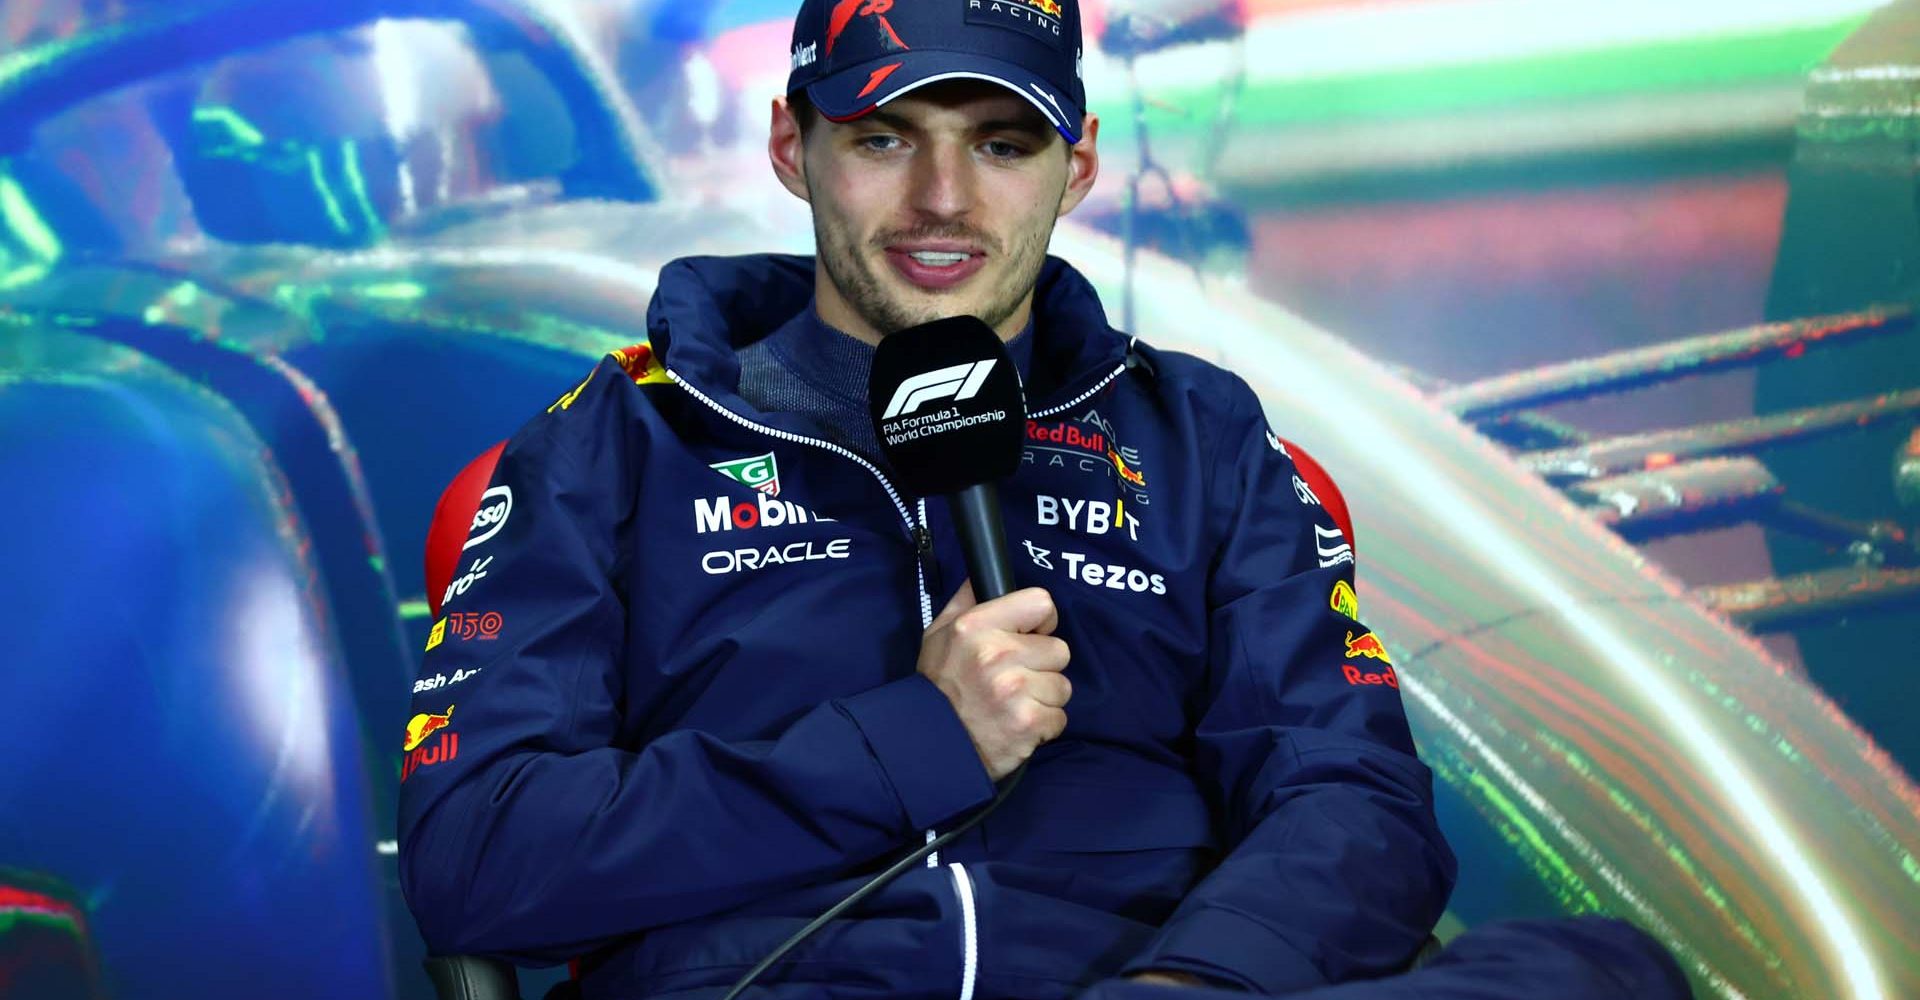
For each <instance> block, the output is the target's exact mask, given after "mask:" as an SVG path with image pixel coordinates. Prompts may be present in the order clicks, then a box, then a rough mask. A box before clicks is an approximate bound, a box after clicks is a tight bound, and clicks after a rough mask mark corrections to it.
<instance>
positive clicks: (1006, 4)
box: [965, 0, 1066, 42]
mask: <svg viewBox="0 0 1920 1000" xmlns="http://www.w3.org/2000/svg"><path fill="white" fill-rule="evenodd" d="M965 3H966V5H967V23H968V24H991V25H993V26H994V27H996V28H1007V29H1009V30H1012V31H1019V32H1024V33H1025V34H1029V35H1032V36H1034V37H1035V38H1039V39H1041V40H1042V41H1048V42H1058V41H1060V40H1061V35H1060V16H1061V15H1062V14H1064V13H1066V11H1065V9H1064V8H1062V7H1061V5H1060V3H1061V0H965Z"/></svg>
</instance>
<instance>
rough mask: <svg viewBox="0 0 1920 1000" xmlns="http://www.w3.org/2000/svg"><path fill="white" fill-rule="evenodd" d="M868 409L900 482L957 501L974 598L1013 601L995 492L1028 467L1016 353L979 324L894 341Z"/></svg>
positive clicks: (919, 330)
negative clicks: (1023, 447)
mask: <svg viewBox="0 0 1920 1000" xmlns="http://www.w3.org/2000/svg"><path fill="white" fill-rule="evenodd" d="M867 407H868V409H869V410H870V411H871V412H872V414H873V429H874V435H875V436H876V437H878V438H879V440H880V452H881V454H882V455H884V456H886V460H887V464H888V465H890V466H892V468H893V472H894V479H895V480H896V481H897V482H899V484H900V485H901V486H903V487H905V488H906V490H907V492H909V493H912V494H914V495H915V496H922V497H925V496H937V495H946V496H950V497H951V498H952V502H953V513H954V527H955V529H956V530H957V531H958V532H959V534H960V548H961V552H962V553H963V554H964V555H965V557H966V561H967V572H968V573H969V574H970V575H971V576H972V577H973V592H974V594H975V596H977V597H978V598H979V599H980V600H982V601H990V600H993V599H994V598H996V597H1000V596H1002V595H1004V594H1007V593H1009V592H1011V591H1012V590H1013V566H1012V563H1011V561H1010V560H1009V559H1008V558H1007V531H1006V524H1005V522H1004V520H1002V518H1001V516H1000V497H999V492H998V490H997V489H996V488H995V486H994V483H995V482H997V481H998V480H1001V479H1006V478H1007V477H1009V476H1012V475H1013V474H1014V472H1015V471H1017V470H1018V469H1019V468H1020V443H1021V431H1022V429H1023V428H1024V427H1025V426H1026V421H1027V403H1026V398H1025V396H1024V395H1023V394H1022V393H1021V391H1020V376H1019V373H1018V372H1016V371H1015V370H1014V366H1013V358H1012V357H1011V356H1009V355H1008V354H1007V345H1006V344H1004V343H1001V341H1000V337H999V335H997V334H995V333H994V332H993V328H992V327H990V326H988V325H987V324H986V323H984V322H982V321H980V320H979V319H977V318H975V317H972V316H953V317H950V318H947V319H941V320H935V321H933V322H931V323H922V324H920V325H919V326H910V327H908V328H906V329H904V330H900V331H898V332H896V333H891V334H888V335H887V336H886V337H885V338H883V339H882V340H881V341H880V346H879V347H878V348H877V349H876V350H875V351H874V354H873V373H872V374H871V375H870V376H869V377H868V380H867Z"/></svg>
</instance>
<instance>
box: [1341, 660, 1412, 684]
mask: <svg viewBox="0 0 1920 1000" xmlns="http://www.w3.org/2000/svg"><path fill="white" fill-rule="evenodd" d="M1340 673H1341V675H1342V676H1344V677H1345V678H1346V679H1347V683H1348V684H1356V685H1360V686H1372V685H1383V686H1385V687H1390V688H1397V687H1399V686H1400V678H1399V676H1398V675H1397V674H1395V673H1394V672H1393V668H1392V667H1388V668H1387V669H1385V670H1362V669H1361V668H1360V667H1359V666H1358V665H1357V664H1352V663H1342V664H1340Z"/></svg>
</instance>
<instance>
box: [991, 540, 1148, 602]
mask: <svg viewBox="0 0 1920 1000" xmlns="http://www.w3.org/2000/svg"><path fill="white" fill-rule="evenodd" d="M1020 544H1021V545H1024V546H1026V549H1027V558H1029V559H1032V560H1033V564H1034V565H1035V566H1038V567H1039V568H1041V569H1044V570H1051V569H1053V568H1054V566H1053V559H1054V557H1055V556H1058V557H1059V558H1060V561H1061V562H1063V563H1065V564H1066V567H1067V579H1069V580H1077V581H1079V582H1080V583H1084V584H1086V585H1087V586H1089V587H1105V588H1107V589H1108V590H1131V591H1133V592H1134V593H1136V594H1146V593H1154V594H1165V593H1166V592H1167V578H1166V576H1165V575H1163V574H1160V573H1148V572H1146V571H1145V570H1138V569H1132V568H1129V567H1127V566H1122V565H1120V564H1118V563H1098V562H1088V561H1087V557H1086V555H1085V553H1081V552H1058V553H1056V552H1054V551H1053V550H1052V549H1043V548H1041V547H1040V546H1038V545H1035V544H1033V541H1032V540H1031V539H1025V538H1023V539H1021V540H1020Z"/></svg>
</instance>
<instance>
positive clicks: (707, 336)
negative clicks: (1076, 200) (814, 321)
mask: <svg viewBox="0 0 1920 1000" xmlns="http://www.w3.org/2000/svg"><path fill="white" fill-rule="evenodd" d="M813 267H814V263H813V257H812V256H800V255H793V254H750V255H745V256H738V257H681V258H679V259H677V260H674V261H671V262H669V263H668V264H667V265H666V266H665V267H662V268H661V269H660V280H659V283H658V285H657V286H656V287H655V289H654V293H653V301H652V302H651V303H650V304H649V305H648V307H647V333H648V340H649V341H650V343H651V344H652V346H653V349H654V352H655V354H656V355H658V356H659V358H660V359H661V363H662V364H664V365H666V366H667V367H668V368H669V369H670V370H672V371H673V372H674V373H675V374H677V375H679V376H680V377H681V378H683V379H685V380H687V381H688V382H690V383H692V384H693V385H695V386H697V387H698V388H700V389H701V390H702V391H703V392H706V393H709V394H711V395H714V396H716V397H720V398H722V399H723V402H724V403H725V404H726V405H727V406H729V408H739V409H742V410H744V409H746V406H745V404H744V403H743V402H742V401H741V400H740V399H739V398H738V395H737V393H736V389H737V388H738V386H739V384H740V366H739V363H738V362H737V361H736V360H735V358H734V352H735V351H737V350H739V349H740V348H742V347H745V346H746V345H748V344H751V343H753V342H754V341H756V340H759V339H760V338H762V337H764V336H766V335H767V334H769V333H772V332H773V331H774V330H776V329H778V328H779V327H780V325H781V324H783V323H785V322H786V321H787V320H788V319H790V318H792V317H793V316H794V315H795V314H797V313H799V312H800V310H802V309H805V308H807V307H808V304H809V303H810V302H811V301H812V300H813ZM1128 353H1129V345H1128V341H1127V338H1126V337H1125V336H1123V335H1122V334H1120V333H1119V332H1118V331H1116V330H1114V329H1113V328H1112V327H1110V326H1108V325H1107V314H1106V310H1105V309H1103V308H1102V307H1101V305H1100V297H1099V295H1098V294H1096V293H1095V291H1094V289H1093V285H1092V284H1091V283H1089V282H1088V281H1087V279H1086V278H1085V277H1083V276H1082V275H1081V274H1080V272H1078V271H1076V270H1074V269H1073V267H1072V265H1070V264H1068V263H1067V262H1066V261H1064V260H1061V259H1060V258H1058V257H1052V256H1049V257H1048V258H1047V259H1046V261H1045V263H1043V264H1042V265H1041V268H1040V279H1039V281H1038V283H1037V284H1036V286H1035V291H1034V360H1033V372H1032V380H1031V385H1030V386H1029V387H1028V400H1027V406H1028V409H1029V411H1031V410H1034V409H1037V408H1039V407H1041V406H1043V405H1044V404H1045V403H1046V402H1047V401H1048V400H1049V399H1051V398H1052V397H1054V396H1056V395H1058V394H1060V393H1062V392H1067V391H1072V390H1074V389H1075V388H1077V387H1079V386H1081V385H1082V384H1083V383H1086V382H1088V381H1090V380H1092V379H1094V378H1096V377H1097V376H1098V375H1104V374H1105V373H1106V372H1108V371H1111V370H1112V369H1113V368H1115V367H1116V366H1118V365H1119V364H1120V363H1121V362H1122V361H1123V360H1125V359H1126V358H1127V356H1128Z"/></svg>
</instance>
